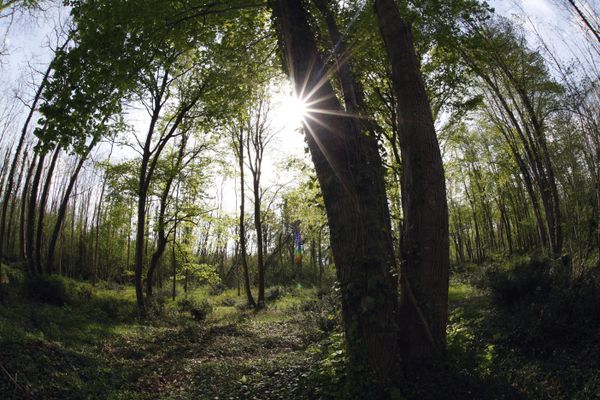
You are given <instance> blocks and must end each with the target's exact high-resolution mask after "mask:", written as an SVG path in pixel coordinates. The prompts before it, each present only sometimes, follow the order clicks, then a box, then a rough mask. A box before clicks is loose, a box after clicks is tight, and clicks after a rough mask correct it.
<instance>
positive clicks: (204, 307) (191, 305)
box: [177, 297, 213, 321]
mask: <svg viewBox="0 0 600 400" xmlns="http://www.w3.org/2000/svg"><path fill="white" fill-rule="evenodd" d="M177 308H178V309H179V311H180V312H189V313H190V314H191V316H192V318H194V319H195V320H197V321H204V320H205V319H206V317H208V315H209V314H210V313H212V311H213V306H212V304H210V303H209V302H208V300H206V299H204V300H202V301H196V300H194V299H192V298H190V297H184V298H183V299H180V300H178V301H177Z"/></svg>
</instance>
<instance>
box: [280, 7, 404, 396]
mask: <svg viewBox="0 0 600 400" xmlns="http://www.w3.org/2000/svg"><path fill="white" fill-rule="evenodd" d="M270 4H271V7H272V9H273V12H274V16H275V21H276V24H277V28H278V30H279V34H280V44H281V45H282V53H283V55H284V57H285V64H286V67H287V70H288V74H289V75H290V77H291V79H292V83H293V85H294V88H295V92H296V94H297V96H299V97H300V98H301V99H302V100H303V101H305V102H306V103H308V104H311V109H312V110H314V111H310V112H308V113H307V115H306V118H305V119H304V128H305V132H306V133H307V143H308V147H309V150H310V153H311V156H312V159H313V163H314V165H315V169H316V172H317V177H318V180H319V183H320V186H321V191H322V193H323V198H324V202H325V208H326V211H327V218H328V221H329V226H330V232H331V247H332V250H333V256H334V259H335V262H336V269H337V276H338V281H339V282H340V287H341V293H342V314H343V319H344V330H345V334H346V343H347V350H348V357H349V360H350V363H349V367H350V369H349V374H350V376H351V380H352V381H353V382H357V387H358V388H357V390H358V391H362V393H363V394H364V393H366V392H369V393H371V394H375V395H376V396H378V395H380V394H381V393H382V391H383V388H384V387H385V385H386V383H387V382H389V380H390V379H392V377H393V375H394V373H395V372H397V370H396V368H395V367H396V366H397V365H398V363H397V354H396V348H397V332H398V325H397V300H396V285H395V281H394V279H393V278H392V275H391V272H390V271H391V269H392V264H393V250H392V248H393V246H392V241H391V228H390V220H389V211H388V205H387V199H386V193H385V186H384V180H383V168H382V163H381V159H380V157H379V153H378V152H377V149H376V148H374V147H373V141H372V140H371V139H370V138H369V137H368V136H367V135H365V132H364V131H363V127H362V124H361V123H360V121H358V120H357V118H354V117H352V116H351V115H345V116H340V114H343V113H344V111H345V110H344V109H343V107H342V105H341V104H340V102H339V100H338V99H337V97H336V94H335V91H334V89H333V87H332V85H331V83H330V82H329V80H328V77H327V71H326V67H325V65H324V63H323V61H322V59H321V57H320V55H319V52H318V50H317V45H316V42H315V36H314V33H313V32H312V30H311V28H310V25H309V24H308V16H307V12H306V10H305V9H304V8H303V6H302V4H301V2H299V1H295V0H279V1H271V3H270ZM365 371H367V372H368V373H365Z"/></svg>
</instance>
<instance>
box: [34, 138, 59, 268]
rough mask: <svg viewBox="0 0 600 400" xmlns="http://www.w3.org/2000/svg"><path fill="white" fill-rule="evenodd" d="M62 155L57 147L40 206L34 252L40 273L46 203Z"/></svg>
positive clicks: (36, 266)
mask: <svg viewBox="0 0 600 400" xmlns="http://www.w3.org/2000/svg"><path fill="white" fill-rule="evenodd" d="M59 154H60V147H59V146H57V147H56V149H55V150H54V154H53V155H52V160H51V161H50V166H49V167H48V172H47V174H46V182H45V183H44V189H43V190H42V196H41V197H40V205H39V209H38V220H37V233H36V241H35V249H34V250H35V251H34V264H35V268H36V269H37V271H38V273H39V274H41V273H43V272H44V271H43V269H42V240H43V237H44V216H45V213H46V203H47V202H48V193H49V192H50V186H51V185H52V176H53V175H54V167H55V166H56V161H57V160H58V155H59Z"/></svg>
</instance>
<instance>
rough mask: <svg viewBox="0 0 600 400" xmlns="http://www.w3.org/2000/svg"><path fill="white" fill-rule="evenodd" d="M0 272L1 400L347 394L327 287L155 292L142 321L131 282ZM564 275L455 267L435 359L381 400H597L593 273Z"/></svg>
mask: <svg viewBox="0 0 600 400" xmlns="http://www.w3.org/2000/svg"><path fill="white" fill-rule="evenodd" d="M4 268H5V273H6V274H7V275H8V276H9V277H10V278H9V280H10V284H3V285H2V286H0V294H1V298H0V299H1V302H0V361H1V367H2V374H0V393H3V394H4V398H7V399H26V398H43V399H65V398H78V399H155V398H161V399H162V398H164V399H207V400H208V399H215V398H219V399H269V400H270V399H282V400H283V399H292V400H293V399H298V400H300V399H332V400H334V399H344V398H347V397H345V391H344V387H346V385H344V380H345V379H346V376H345V369H346V363H347V358H346V353H345V349H344V342H343V333H342V329H341V325H340V324H341V321H340V310H339V295H338V294H337V290H336V288H335V287H333V288H328V289H327V290H317V289H315V288H309V287H302V286H301V285H297V286H287V287H285V286H275V287H272V288H269V290H267V292H268V293H269V296H268V297H269V307H268V308H267V309H265V310H262V311H260V312H256V311H254V310H250V309H248V308H247V306H246V304H245V302H244V299H243V297H240V296H238V293H237V290H235V289H226V290H223V291H221V292H220V293H219V294H215V291H214V290H213V288H211V287H209V286H202V287H198V288H195V289H192V290H191V291H190V292H189V293H187V294H185V295H182V296H181V297H178V298H177V300H176V301H173V300H172V299H171V298H170V292H168V291H159V292H158V293H157V295H156V298H155V299H154V300H153V303H152V304H151V305H150V306H149V307H148V310H147V311H146V313H145V314H144V315H142V314H140V312H139V310H138V308H137V307H136V303H135V293H134V291H133V288H132V287H130V286H122V285H118V284H111V283H105V282H99V283H97V284H96V285H95V286H92V285H91V284H89V283H83V282H78V281H74V280H70V279H67V278H54V277H53V278H51V279H49V278H48V279H46V280H45V281H44V282H41V280H40V279H36V280H33V281H25V280H24V278H23V276H22V275H21V274H20V273H19V272H18V270H16V269H14V268H11V267H8V266H4ZM568 268H569V265H568V264H565V261H561V262H553V261H549V260H548V259H544V258H541V257H540V256H521V257H515V258H513V259H511V260H510V261H497V262H490V263H489V264H486V265H485V266H483V267H481V266H479V267H478V268H474V267H473V266H467V267H465V268H460V269H461V272H459V273H455V274H454V275H453V278H452V281H453V283H452V284H451V286H450V293H449V302H450V317H449V324H448V330H447V334H448V336H447V340H448V350H447V352H448V354H447V358H446V361H444V363H441V364H439V365H436V366H435V372H436V373H435V375H432V371H431V370H427V371H426V372H423V371H420V370H419V368H418V366H416V367H415V369H414V370H411V371H407V372H406V373H405V376H404V380H403V381H401V383H400V384H399V385H397V386H394V387H392V388H390V398H393V399H406V400H411V399H415V400H416V399H441V398H443V399H564V398H569V399H582V400H583V399H593V398H595V397H598V395H599V394H600V360H598V358H597V357H593V356H592V355H593V354H598V352H600V344H599V343H598V341H597V334H598V332H599V331H600V318H599V317H598V313H597V312H595V311H596V310H598V309H600V308H599V307H600V299H599V297H598V295H597V294H598V293H600V292H599V290H600V276H599V274H598V268H592V269H590V270H588V271H586V272H584V273H582V274H580V275H577V276H573V275H571V274H568V273H567V271H568ZM5 279H6V278H5ZM41 287H43V288H44V289H43V290H40V288H41ZM211 293H212V294H211ZM432 376H435V378H434V379H431V377H432Z"/></svg>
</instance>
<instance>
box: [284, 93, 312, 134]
mask: <svg viewBox="0 0 600 400" xmlns="http://www.w3.org/2000/svg"><path fill="white" fill-rule="evenodd" d="M306 112H307V106H306V103H305V102H304V101H302V99H299V98H298V97H296V96H293V95H289V96H287V97H286V98H285V99H283V101H282V104H281V109H280V113H281V114H282V115H281V117H282V118H283V119H285V120H287V124H288V126H300V124H302V120H303V119H304V117H305V116H306Z"/></svg>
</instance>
